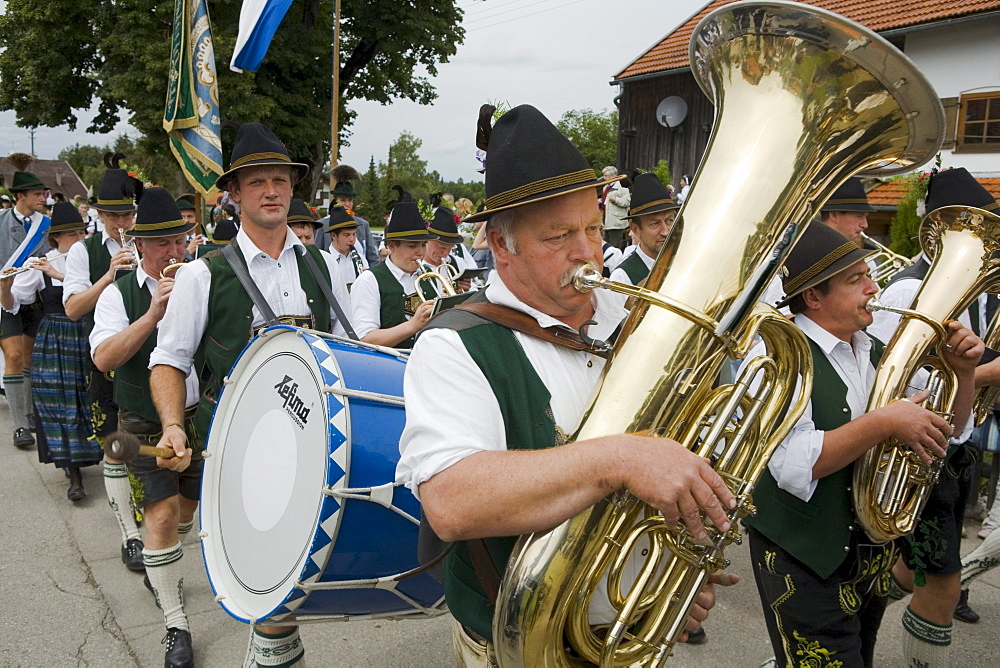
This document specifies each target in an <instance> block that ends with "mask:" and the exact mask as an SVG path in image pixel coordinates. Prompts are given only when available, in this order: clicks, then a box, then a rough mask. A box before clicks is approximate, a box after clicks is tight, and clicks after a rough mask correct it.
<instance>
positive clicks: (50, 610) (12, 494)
mask: <svg viewBox="0 0 1000 668" xmlns="http://www.w3.org/2000/svg"><path fill="white" fill-rule="evenodd" d="M10 433H11V427H10V417H9V413H8V410H7V405H6V402H4V401H2V400H0V434H3V435H4V438H3V439H2V441H0V499H2V502H3V505H2V507H3V511H2V512H0V540H2V549H0V610H2V614H0V665H2V666H136V665H138V666H160V665H162V661H163V645H161V640H162V639H163V636H164V629H163V617H162V615H161V614H160V612H159V610H157V608H156V607H155V605H154V603H153V598H152V596H151V595H150V594H149V592H147V591H146V589H145V588H144V587H143V585H142V576H141V575H139V574H136V573H131V572H129V571H127V570H126V569H125V567H124V565H122V562H121V557H120V546H119V533H118V529H117V528H116V526H115V523H114V520H113V519H112V515H111V511H110V510H109V508H108V506H107V500H106V498H105V494H104V483H103V479H102V478H101V476H100V472H99V470H98V468H96V467H94V468H90V469H87V470H85V472H84V484H85V486H86V489H87V497H86V498H85V499H84V500H83V501H81V502H78V503H75V504H74V503H72V502H70V501H68V500H67V499H66V489H67V487H68V481H67V480H66V478H65V477H64V475H63V473H62V472H61V471H58V470H57V469H56V468H55V467H53V466H51V465H41V464H39V463H38V461H37V456H36V454H35V452H34V450H31V451H20V450H16V449H15V448H14V447H13V446H12V445H11V444H10ZM969 527H970V529H972V530H971V531H970V535H974V534H975V531H976V530H977V529H978V526H975V527H974V525H972V524H970V525H969ZM977 543H978V541H977V539H975V538H972V539H969V540H967V541H965V545H963V553H967V552H969V551H971V550H972V549H973V548H974V547H975V545H976V544H977ZM184 549H185V556H184V559H183V562H182V563H183V564H184V565H185V568H186V569H187V575H186V576H185V578H184V587H185V599H186V607H187V611H188V615H189V618H190V622H191V629H192V634H193V636H194V642H195V652H196V659H197V662H198V664H199V665H200V666H239V665H240V663H241V661H242V658H243V655H244V652H245V649H246V644H247V638H248V635H249V631H248V627H247V626H245V625H243V624H241V623H239V622H237V621H235V620H233V619H232V618H230V617H229V616H228V615H227V614H226V613H225V612H223V611H222V609H221V608H220V607H219V606H218V605H217V604H216V603H215V602H214V601H213V600H212V594H211V589H210V587H209V584H208V580H207V577H206V575H205V571H204V566H203V563H202V559H201V549H200V546H199V545H198V539H197V537H196V536H194V534H193V533H192V535H191V536H190V537H189V538H188V539H187V540H186V541H185V543H184ZM727 556H729V557H730V558H731V559H732V561H733V567H732V569H731V570H732V571H734V572H736V573H738V574H740V575H741V576H743V578H744V581H743V582H742V583H741V584H740V585H738V586H736V587H732V588H729V589H726V590H725V591H723V592H722V593H721V595H720V598H719V603H718V605H717V606H716V609H715V610H714V611H713V613H712V617H711V618H710V619H709V622H708V625H707V629H708V637H709V640H708V643H707V644H705V645H703V646H699V647H683V646H682V647H680V648H678V650H677V652H676V655H675V657H674V658H673V659H671V660H670V662H669V664H670V665H671V666H682V667H683V666H747V667H751V666H758V665H759V664H760V663H761V662H762V661H764V660H765V659H766V658H767V657H769V656H770V655H771V651H770V646H769V644H768V642H767V637H766V633H765V631H764V622H763V618H762V616H761V612H760V604H759V602H758V600H757V595H756V590H755V587H754V586H753V580H752V575H751V574H750V568H749V563H748V561H747V551H746V548H745V547H734V548H733V549H731V550H730V551H729V552H728V553H727ZM972 603H973V606H974V608H975V609H976V610H977V611H978V612H979V613H980V614H981V615H982V616H983V620H982V621H981V622H980V623H979V624H975V625H968V624H962V623H961V622H956V626H955V631H956V633H955V642H954V645H953V652H952V658H953V665H955V666H996V665H998V664H1000V661H998V660H997V659H996V656H997V655H998V650H1000V639H998V634H997V628H1000V626H998V620H1000V569H997V570H996V571H993V572H991V573H989V574H987V575H986V576H984V577H982V578H980V579H979V580H978V581H977V582H976V583H975V584H974V586H973V591H972ZM902 612H903V607H902V605H900V604H895V605H894V606H892V607H890V609H889V612H888V613H887V615H886V619H885V621H884V623H883V626H882V630H881V632H880V636H879V645H878V648H877V652H876V659H877V664H878V665H880V666H895V665H899V646H900V638H901V627H900V625H899V618H900V615H901V614H902ZM450 632H451V631H450V618H449V617H447V616H444V617H438V618H435V619H426V620H408V621H399V622H392V621H380V622H373V621H367V622H350V623H329V624H313V625H307V626H303V627H302V636H303V638H304V641H305V644H306V657H307V663H308V664H309V665H310V666H312V667H314V668H315V667H316V666H415V667H423V666H428V667H430V666H449V665H452V657H451V640H450Z"/></svg>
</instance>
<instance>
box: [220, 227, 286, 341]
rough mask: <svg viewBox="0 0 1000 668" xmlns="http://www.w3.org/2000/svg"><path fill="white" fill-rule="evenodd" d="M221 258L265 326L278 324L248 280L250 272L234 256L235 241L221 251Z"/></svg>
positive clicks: (272, 312)
mask: <svg viewBox="0 0 1000 668" xmlns="http://www.w3.org/2000/svg"><path fill="white" fill-rule="evenodd" d="M222 257H224V258H226V261H227V262H228V263H229V266H230V267H231V268H232V270H233V273H234V274H236V278H237V279H238V280H239V282H240V285H242V286H243V289H244V290H246V293H247V294H248V295H250V301H252V302H253V305H254V306H256V307H257V310H258V311H260V315H261V317H262V318H264V322H265V323H267V326H268V327H270V326H272V325H277V324H278V317H277V316H276V315H274V311H272V310H271V307H270V305H269V304H268V303H267V300H266V299H264V295H262V294H261V293H260V289H259V288H258V287H257V284H256V283H254V282H253V279H252V278H250V272H249V271H247V268H246V266H245V265H244V264H243V263H242V262H240V258H239V256H238V255H237V254H236V239H233V240H232V241H230V242H229V243H228V244H226V246H225V247H223V249H222Z"/></svg>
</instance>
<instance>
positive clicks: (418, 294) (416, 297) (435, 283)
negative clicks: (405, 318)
mask: <svg viewBox="0 0 1000 668" xmlns="http://www.w3.org/2000/svg"><path fill="white" fill-rule="evenodd" d="M443 267H448V268H449V269H451V270H452V271H454V267H452V266H451V265H441V267H437V268H435V267H433V266H431V265H429V264H427V263H426V262H421V263H420V270H421V271H422V272H423V273H421V274H420V275H419V276H417V277H416V278H415V279H414V280H413V286H414V290H415V292H414V293H413V294H409V295H406V296H405V297H404V299H405V300H406V301H405V302H404V303H403V311H404V312H405V313H406V314H407V315H413V314H414V313H416V312H417V309H418V308H420V306H421V304H426V303H427V302H429V301H433V300H435V299H438V298H439V297H454V296H455V295H457V294H458V290H457V289H456V287H455V283H454V282H453V281H452V280H451V278H450V274H449V275H446V274H444V273H441V272H440V271H439V270H440V269H442V268H443ZM425 283H428V284H429V285H430V286H431V287H430V288H429V290H428V292H430V293H431V294H432V295H433V296H431V297H428V296H427V295H426V293H425V291H424V289H423V286H424V284H425Z"/></svg>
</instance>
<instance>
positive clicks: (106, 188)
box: [92, 153, 135, 213]
mask: <svg viewBox="0 0 1000 668" xmlns="http://www.w3.org/2000/svg"><path fill="white" fill-rule="evenodd" d="M124 157H125V154H123V153H105V154H104V166H105V167H107V169H106V170H105V172H104V178H103V179H101V186H100V188H98V189H97V202H96V203H95V204H93V205H92V206H93V207H94V208H95V209H97V210H98V211H111V212H113V213H123V212H126V211H135V198H134V196H133V192H134V191H133V190H131V189H130V188H129V187H126V186H128V185H129V184H131V183H132V182H133V181H135V179H134V178H133V177H131V176H129V175H128V172H126V171H125V170H124V169H122V168H121V167H120V164H121V159H122V158H124Z"/></svg>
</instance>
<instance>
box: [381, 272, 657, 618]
mask: <svg viewBox="0 0 1000 668" xmlns="http://www.w3.org/2000/svg"><path fill="white" fill-rule="evenodd" d="M486 295H487V297H488V298H489V300H490V301H492V302H494V303H497V304H502V305H504V306H509V307H511V308H515V309H517V310H519V311H522V312H524V313H527V314H528V315H530V316H532V317H533V318H535V320H537V321H538V324H539V325H541V326H542V327H551V326H558V325H562V326H565V325H563V323H561V322H560V321H558V320H556V319H555V318H552V317H550V316H547V315H545V314H544V313H542V312H540V311H537V310H535V309H533V308H531V307H530V306H528V305H527V304H525V303H524V302H522V301H521V300H519V299H518V298H517V297H515V296H514V294H513V293H512V292H511V291H510V290H509V289H508V288H507V286H506V285H504V283H503V281H502V280H501V278H500V275H499V274H498V273H497V272H494V277H493V279H492V280H491V282H490V284H489V286H488V287H487V288H486ZM593 295H594V305H595V313H594V317H593V319H594V320H595V321H596V322H597V324H595V325H591V326H590V328H589V330H588V335H589V336H591V337H593V338H595V339H601V340H606V339H607V338H608V337H610V336H611V335H612V334H613V333H614V331H615V329H616V328H617V327H618V325H619V324H620V323H621V321H622V320H623V319H624V318H625V316H626V315H627V312H626V311H625V309H623V308H621V307H619V306H618V305H617V304H615V302H614V300H613V299H612V298H611V293H609V292H607V291H604V290H595V291H594V292H593ZM514 336H515V337H516V338H517V341H518V342H519V343H520V344H521V347H522V348H523V349H524V353H525V355H527V357H528V360H529V362H531V366H532V367H533V368H534V369H535V372H536V373H537V374H538V376H539V378H540V379H541V381H542V383H543V384H544V385H545V388H546V389H547V390H548V391H549V393H550V394H551V397H552V398H551V400H550V402H549V406H550V408H551V409H552V415H553V418H554V419H555V423H556V425H557V426H558V427H559V428H560V429H562V430H563V431H564V432H566V433H567V434H572V433H574V432H575V431H576V430H577V427H579V425H580V421H581V420H582V418H583V413H584V411H585V410H586V409H587V408H588V407H589V405H590V401H591V398H592V393H593V389H594V387H595V385H596V384H597V382H598V380H600V377H601V372H602V370H603V369H604V363H605V360H604V358H602V357H598V356H596V355H591V354H590V353H586V352H582V351H575V350H570V349H569V348H565V347H563V346H558V345H556V344H554V343H549V342H547V341H542V340H541V339H537V338H535V337H532V336H529V335H527V334H522V333H520V332H514ZM433 387H437V388H440V387H454V388H459V394H460V396H459V395H456V394H455V393H452V392H427V391H424V390H425V389H426V388H433ZM403 396H405V397H406V427H405V428H404V429H403V435H402V437H401V439H400V442H399V450H400V459H399V463H398V464H397V465H396V482H397V483H400V484H404V485H406V486H407V487H408V488H409V489H410V490H411V491H412V492H413V493H414V494H417V493H418V487H419V485H420V484H421V483H423V482H424V481H426V480H428V479H429V478H431V477H432V476H434V475H435V474H437V473H439V472H441V471H443V470H444V469H446V468H448V467H450V466H451V465H453V464H455V463H457V462H458V461H460V460H462V459H464V458H465V457H468V456H469V455H473V454H476V453H477V452H485V451H505V450H506V449H507V438H506V432H505V430H504V423H503V416H502V415H501V413H500V404H499V403H498V402H497V400H496V396H495V395H494V394H493V390H492V388H491V387H490V384H489V382H487V380H486V377H485V376H484V375H483V373H482V371H481V370H480V368H479V366H478V365H477V364H476V363H475V362H474V361H473V359H472V357H471V356H470V355H469V352H468V351H467V350H466V348H465V346H464V345H463V344H462V341H461V339H460V338H459V335H458V333H457V332H455V331H452V330H447V329H432V330H428V331H426V332H424V333H423V334H421V335H420V338H419V339H417V343H416V345H415V346H414V348H413V354H412V355H411V356H410V359H409V362H407V365H406V372H405V375H404V376H403ZM459 399H460V400H461V405H462V406H465V407H468V408H470V410H463V409H461V408H456V405H457V404H456V402H457V401H459ZM639 552H640V550H636V553H635V554H636V557H637V559H642V558H643V557H641V556H639V554H638V553H639ZM638 567H639V562H638V561H637V560H635V559H634V560H633V563H631V564H630V566H629V568H628V569H627V571H626V584H628V582H630V581H631V580H632V579H633V578H634V577H635V573H636V572H637V571H638ZM601 583H602V584H601V586H600V589H599V590H598V591H599V593H598V594H595V597H594V601H593V603H592V605H591V609H590V619H591V623H607V622H608V621H610V620H611V619H612V618H613V615H614V611H613V610H612V608H611V605H610V603H609V602H608V601H607V593H606V589H605V588H606V579H604V578H602V580H601Z"/></svg>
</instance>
